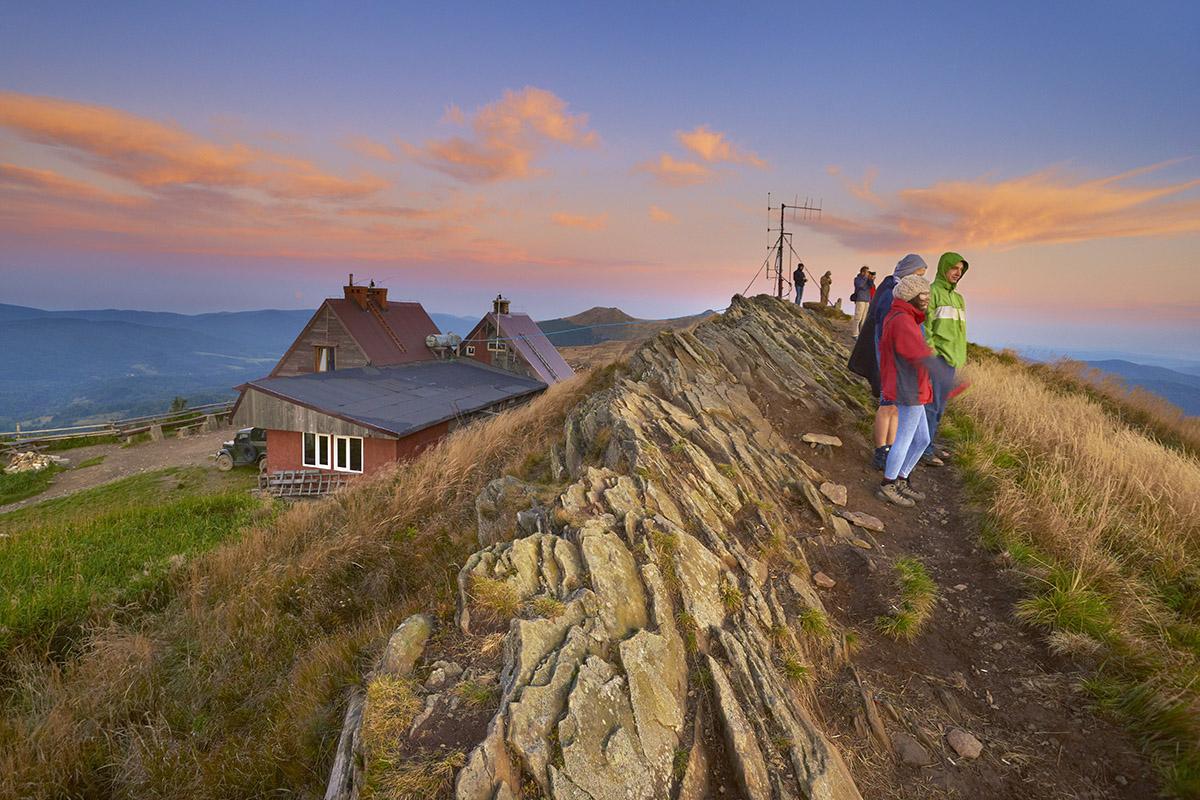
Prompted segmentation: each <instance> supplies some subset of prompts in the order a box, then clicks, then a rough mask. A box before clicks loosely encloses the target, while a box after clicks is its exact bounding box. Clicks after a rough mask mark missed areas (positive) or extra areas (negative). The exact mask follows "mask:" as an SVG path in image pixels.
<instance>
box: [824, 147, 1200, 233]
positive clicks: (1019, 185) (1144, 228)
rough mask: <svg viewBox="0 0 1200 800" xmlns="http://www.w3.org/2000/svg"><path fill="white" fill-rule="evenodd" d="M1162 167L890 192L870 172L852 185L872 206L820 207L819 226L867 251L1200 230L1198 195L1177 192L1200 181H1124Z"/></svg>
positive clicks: (1048, 172)
mask: <svg viewBox="0 0 1200 800" xmlns="http://www.w3.org/2000/svg"><path fill="white" fill-rule="evenodd" d="M1164 166H1166V164H1154V165H1150V166H1148V167H1142V168H1139V169H1136V170H1131V171H1129V172H1125V173H1119V174H1116V175H1112V176H1108V177H1104V178H1099V179H1095V180H1083V179H1079V178H1076V177H1073V176H1071V175H1069V174H1067V173H1066V172H1065V171H1063V170H1061V169H1058V168H1050V169H1045V170H1041V171H1039V172H1035V173H1032V174H1030V175H1025V176H1022V177H1019V178H1011V179H1007V180H992V179H989V178H978V179H975V180H958V181H939V182H938V183H935V184H933V185H931V186H927V187H922V188H912V189H902V190H900V191H898V192H896V193H895V194H894V195H892V196H882V195H877V194H876V193H875V192H874V191H873V190H872V189H871V185H870V184H871V181H872V179H873V178H874V174H873V173H870V172H869V173H868V175H867V177H866V178H865V179H864V182H863V184H862V185H861V186H858V187H857V189H856V188H854V187H851V191H852V193H853V194H855V196H857V197H860V198H861V199H863V200H865V201H867V202H869V203H871V204H872V205H873V206H875V207H876V208H877V209H878V211H877V213H876V214H874V215H873V216H867V217H862V218H854V217H838V216H836V215H832V214H826V215H825V216H824V217H823V218H822V221H821V227H822V228H824V229H825V230H827V231H829V232H830V233H832V235H833V236H834V237H835V238H837V239H838V240H840V241H841V242H843V243H845V244H847V245H849V246H851V247H855V248H858V249H862V250H867V251H872V252H886V251H895V250H903V249H909V250H920V249H929V248H934V249H936V248H939V247H951V248H954V247H959V248H964V247H975V248H994V249H1005V248H1011V247H1017V246H1019V245H1026V244H1055V243H1066V242H1081V241H1088V240H1093V239H1111V238H1124V237H1135V236H1169V235H1173V234H1181V233H1195V232H1200V199H1192V198H1188V199H1183V198H1179V197H1178V195H1180V194H1183V193H1185V192H1188V191H1190V190H1192V189H1195V188H1197V187H1200V180H1191V181H1182V182H1177V183H1169V184H1165V185H1160V186H1151V187H1147V186H1135V185H1129V184H1128V181H1129V179H1131V178H1134V177H1140V176H1143V175H1146V174H1148V173H1152V172H1154V171H1155V170H1158V169H1161V168H1162V167H1164Z"/></svg>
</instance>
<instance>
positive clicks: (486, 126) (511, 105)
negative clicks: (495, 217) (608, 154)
mask: <svg viewBox="0 0 1200 800" xmlns="http://www.w3.org/2000/svg"><path fill="white" fill-rule="evenodd" d="M566 109H567V104H566V102H565V101H564V100H562V98H560V97H558V96H557V95H555V94H554V93H553V92H548V91H546V90H545V89H538V88H535V87H532V86H527V87H525V88H524V89H522V90H521V91H519V92H514V91H511V90H509V91H506V92H505V93H504V96H503V97H502V98H501V99H499V100H497V101H496V102H494V103H490V104H488V105H486V106H484V107H483V108H481V109H479V110H478V111H476V112H475V115H474V116H473V117H472V119H471V123H470V124H471V128H472V131H473V136H472V137H470V138H467V137H462V136H453V137H450V138H449V139H442V140H431V141H427V142H426V143H425V145H424V146H423V147H420V148H418V147H413V146H411V145H408V146H407V148H406V149H407V150H408V153H409V155H411V156H412V157H414V158H415V159H417V160H418V161H420V162H421V163H423V164H425V165H426V166H429V167H431V168H433V169H436V170H438V171H440V172H444V173H446V174H447V175H450V176H452V177H455V178H458V179H459V180H462V181H467V182H469V183H491V182H494V181H501V180H514V179H520V178H529V177H532V176H534V175H538V174H541V171H540V170H538V169H536V168H535V167H534V166H533V162H534V160H535V159H536V158H537V157H539V156H540V155H542V154H543V153H544V152H545V151H546V149H548V147H550V146H552V145H566V146H571V147H593V146H595V145H596V144H597V142H598V141H599V137H598V136H597V135H596V133H595V132H594V131H589V130H587V114H568V113H567V110H566ZM443 120H444V121H447V122H451V123H455V122H462V121H465V115H464V114H463V113H462V110H461V109H459V108H458V107H457V106H453V105H452V106H450V107H448V108H447V109H446V113H445V115H444V117H443Z"/></svg>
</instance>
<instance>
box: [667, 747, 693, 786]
mask: <svg viewBox="0 0 1200 800" xmlns="http://www.w3.org/2000/svg"><path fill="white" fill-rule="evenodd" d="M691 755H692V754H691V751H690V750H688V749H687V748H686V747H676V748H675V755H674V756H673V757H672V758H671V774H672V775H674V776H675V780H677V781H681V780H683V776H684V775H685V774H686V773H687V765H688V760H689V759H690V758H691Z"/></svg>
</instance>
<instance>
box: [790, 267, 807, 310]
mask: <svg viewBox="0 0 1200 800" xmlns="http://www.w3.org/2000/svg"><path fill="white" fill-rule="evenodd" d="M807 282H808V278H806V277H804V262H800V263H799V264H797V265H796V271H795V272H793V273H792V285H793V286H795V287H796V305H800V296H801V295H803V294H804V284H805V283H807Z"/></svg>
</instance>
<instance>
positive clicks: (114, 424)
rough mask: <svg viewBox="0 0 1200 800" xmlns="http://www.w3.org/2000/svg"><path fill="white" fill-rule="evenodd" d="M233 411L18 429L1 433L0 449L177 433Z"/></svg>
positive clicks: (228, 407)
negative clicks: (155, 430) (152, 431)
mask: <svg viewBox="0 0 1200 800" xmlns="http://www.w3.org/2000/svg"><path fill="white" fill-rule="evenodd" d="M232 411H233V401H232V400H230V401H227V402H224V403H209V404H207V405H202V406H195V407H194V408H185V409H183V410H181V411H170V412H167V413H165V414H150V415H148V416H144V417H128V418H126V419H117V420H109V421H107V422H96V423H92V424H90V425H72V426H70V427H65V428H38V429H35V430H22V429H21V426H20V425H18V426H17V428H16V430H12V431H0V447H14V446H28V445H34V446H36V445H40V444H49V443H51V442H59V441H64V440H67V439H81V438H85V437H91V436H116V437H118V438H123V437H126V436H136V435H137V434H139V433H146V432H148V431H149V430H150V429H151V428H153V427H154V426H156V425H157V426H158V427H159V428H160V429H161V430H163V431H167V430H175V429H178V428H183V427H191V426H194V425H198V424H202V423H204V422H205V421H206V420H207V419H208V418H209V417H212V418H213V419H214V420H215V421H216V422H217V423H220V422H224V421H226V420H227V419H228V417H229V415H230V413H231V412H232Z"/></svg>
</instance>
